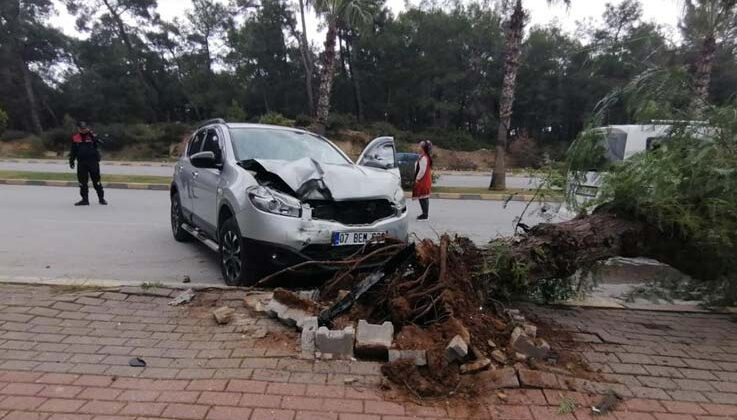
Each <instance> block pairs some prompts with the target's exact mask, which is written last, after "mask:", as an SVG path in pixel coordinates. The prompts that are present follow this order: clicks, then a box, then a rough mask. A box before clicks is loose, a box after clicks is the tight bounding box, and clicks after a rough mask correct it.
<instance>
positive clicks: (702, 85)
mask: <svg viewBox="0 0 737 420" xmlns="http://www.w3.org/2000/svg"><path fill="white" fill-rule="evenodd" d="M716 50H717V41H716V39H715V38H714V36H713V35H709V36H707V37H706V38H705V39H704V43H703V44H702V46H701V51H700V52H699V58H698V60H697V61H696V71H695V74H694V90H695V91H696V92H695V95H694V97H693V99H692V100H691V112H692V114H693V116H694V117H696V118H701V117H702V116H703V115H704V110H705V109H706V104H707V103H709V86H710V84H711V69H712V67H713V66H714V57H715V55H716Z"/></svg>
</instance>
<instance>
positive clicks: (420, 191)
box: [412, 153, 432, 198]
mask: <svg viewBox="0 0 737 420" xmlns="http://www.w3.org/2000/svg"><path fill="white" fill-rule="evenodd" d="M431 190H432V163H431V159H430V157H429V156H428V155H427V154H425V153H422V155H421V156H420V159H419V160H418V161H417V163H415V186H414V188H412V198H428V197H430V192H431Z"/></svg>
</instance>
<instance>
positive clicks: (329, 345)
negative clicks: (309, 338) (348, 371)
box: [315, 327, 356, 359]
mask: <svg viewBox="0 0 737 420" xmlns="http://www.w3.org/2000/svg"><path fill="white" fill-rule="evenodd" d="M355 338H356V332H355V330H354V329H353V327H346V328H344V329H342V330H329V329H327V328H326V327H320V328H318V329H317V334H315V347H316V349H317V351H319V352H320V353H323V354H326V353H327V354H332V355H333V356H334V357H336V358H344V359H347V358H351V357H353V342H354V341H355Z"/></svg>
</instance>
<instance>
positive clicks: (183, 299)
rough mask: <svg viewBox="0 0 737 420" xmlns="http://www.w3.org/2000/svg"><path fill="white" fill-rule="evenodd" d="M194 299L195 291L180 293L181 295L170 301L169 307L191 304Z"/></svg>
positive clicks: (188, 290) (189, 290)
mask: <svg viewBox="0 0 737 420" xmlns="http://www.w3.org/2000/svg"><path fill="white" fill-rule="evenodd" d="M192 299H194V290H192V289H187V290H185V291H183V292H182V293H180V294H179V295H177V297H175V298H174V299H172V300H171V301H169V305H171V306H178V305H181V304H183V303H189V302H191V301H192Z"/></svg>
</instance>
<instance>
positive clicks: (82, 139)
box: [69, 121, 107, 206]
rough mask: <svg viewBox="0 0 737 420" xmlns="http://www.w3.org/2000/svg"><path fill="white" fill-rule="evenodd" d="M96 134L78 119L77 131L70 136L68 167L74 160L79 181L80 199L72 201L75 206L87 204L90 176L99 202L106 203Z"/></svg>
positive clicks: (72, 165)
mask: <svg viewBox="0 0 737 420" xmlns="http://www.w3.org/2000/svg"><path fill="white" fill-rule="evenodd" d="M98 143H99V142H98V140H97V135H95V133H94V132H93V131H92V130H90V128H89V127H88V126H87V123H86V122H84V121H79V122H78V123H77V132H76V133H74V135H73V136H72V151H71V152H70V153H69V167H70V168H72V169H74V161H75V160H76V161H77V181H79V194H80V195H81V196H82V200H80V201H78V202H77V203H74V205H75V206H89V205H90V201H89V190H90V189H89V186H88V185H87V181H88V180H89V178H92V186H93V187H94V188H95V191H97V198H98V199H99V200H100V204H102V205H107V201H105V191H103V189H102V184H101V183H100V152H99V151H98V150H97V145H98Z"/></svg>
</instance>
